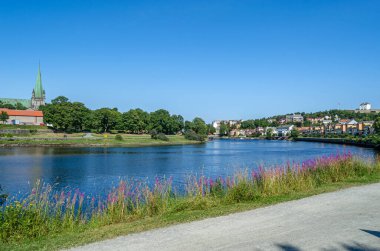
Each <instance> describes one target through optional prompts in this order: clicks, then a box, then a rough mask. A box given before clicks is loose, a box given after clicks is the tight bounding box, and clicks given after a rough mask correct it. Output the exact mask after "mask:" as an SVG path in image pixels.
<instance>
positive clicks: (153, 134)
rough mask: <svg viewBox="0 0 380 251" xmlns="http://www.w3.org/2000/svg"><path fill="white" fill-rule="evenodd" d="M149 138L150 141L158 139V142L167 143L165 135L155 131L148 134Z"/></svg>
mask: <svg viewBox="0 0 380 251" xmlns="http://www.w3.org/2000/svg"><path fill="white" fill-rule="evenodd" d="M150 137H151V138H152V139H158V140H163V141H169V138H168V137H167V136H166V135H165V134H163V133H161V132H160V133H157V131H156V130H154V129H153V130H152V131H151V132H150Z"/></svg>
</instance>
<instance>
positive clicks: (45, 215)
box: [0, 154, 380, 243]
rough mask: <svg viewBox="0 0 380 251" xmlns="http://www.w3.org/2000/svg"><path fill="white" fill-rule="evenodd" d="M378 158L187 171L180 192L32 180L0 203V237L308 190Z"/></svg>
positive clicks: (129, 183) (165, 186) (363, 173)
mask: <svg viewBox="0 0 380 251" xmlns="http://www.w3.org/2000/svg"><path fill="white" fill-rule="evenodd" d="M379 172H380V162H379V160H376V161H375V162H371V161H363V160H358V159H356V158H354V157H353V156H351V154H338V155H331V156H327V157H321V158H317V159H313V160H309V161H305V162H303V163H287V164H285V165H282V166H275V167H272V168H264V167H259V168H258V170H248V169H246V170H242V171H240V172H237V173H235V174H234V175H232V176H227V177H219V178H216V179H210V178H207V177H205V176H201V177H197V176H190V177H188V179H187V180H186V185H185V187H184V189H182V191H184V192H181V193H177V192H175V189H177V187H174V186H173V182H172V179H171V178H169V179H158V178H156V180H155V183H154V184H153V185H151V186H150V185H149V184H148V183H147V182H142V181H134V180H121V181H120V183H119V184H118V186H117V187H115V188H113V189H112V190H111V191H110V192H109V193H108V195H107V196H106V198H102V197H89V196H86V195H85V194H83V193H81V192H80V191H79V190H75V191H56V190H55V189H53V187H52V186H51V185H49V184H44V183H42V182H41V181H37V182H36V184H35V186H34V188H33V189H32V191H31V192H30V193H29V194H28V195H27V196H26V197H25V198H24V199H19V200H16V199H10V200H8V201H7V202H6V203H5V204H4V205H3V206H2V207H1V208H0V242H3V243H9V242H19V241H22V240H26V239H33V238H37V237H41V236H46V235H51V234H55V233H61V232H65V231H82V230H84V229H86V228H92V227H98V226H103V225H107V224H113V223H119V222H130V221H134V220H137V219H142V218H145V217H151V216H155V215H162V214H171V213H176V212H180V211H186V210H205V209H208V208H211V207H217V206H218V205H226V204H231V203H238V202H245V201H254V200H260V199H262V198H270V197H271V196H278V195H286V194H291V193H294V192H300V191H301V192H302V191H310V190H313V189H316V188H318V187H320V186H323V185H326V184H332V183H336V182H341V181H348V180H350V179H358V178H359V179H360V178H365V177H369V176H371V175H374V174H377V173H379Z"/></svg>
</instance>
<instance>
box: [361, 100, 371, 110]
mask: <svg viewBox="0 0 380 251" xmlns="http://www.w3.org/2000/svg"><path fill="white" fill-rule="evenodd" d="M359 110H371V104H370V103H367V102H364V103H361V104H360V106H359Z"/></svg>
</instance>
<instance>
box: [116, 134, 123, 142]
mask: <svg viewBox="0 0 380 251" xmlns="http://www.w3.org/2000/svg"><path fill="white" fill-rule="evenodd" d="M115 140H118V141H122V140H123V137H122V136H121V135H120V134H118V135H116V136H115Z"/></svg>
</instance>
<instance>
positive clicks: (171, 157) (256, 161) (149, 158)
mask: <svg viewBox="0 0 380 251" xmlns="http://www.w3.org/2000/svg"><path fill="white" fill-rule="evenodd" d="M345 152H350V153H352V154H354V155H357V156H360V157H364V158H374V157H375V156H376V155H377V153H376V151H375V150H373V149H368V148H360V147H355V146H346V145H334V144H326V143H311V142H290V141H267V140H214V141H211V142H208V143H205V144H196V145H180V146H161V147H157V146H155V147H140V148H137V147H136V148H118V147H109V148H90V147H83V148H77V147H74V148H68V147H64V148H62V147H49V148H47V147H15V148H0V184H1V186H2V187H3V188H4V189H5V190H6V191H7V192H8V193H11V194H15V193H17V192H25V191H27V190H28V189H30V187H31V186H32V184H34V182H35V181H36V180H37V179H42V180H43V181H44V182H47V183H49V184H55V186H56V187H57V188H72V189H76V188H79V189H80V191H82V192H85V193H87V194H102V193H104V192H106V191H109V189H110V188H112V187H113V186H115V184H117V183H118V181H119V180H120V179H121V178H124V179H125V178H134V179H143V180H147V181H153V180H154V179H155V177H160V178H161V177H167V178H169V177H172V178H173V182H174V183H176V184H178V185H180V184H182V183H183V182H184V181H185V180H186V177H187V176H189V175H205V176H207V177H213V178H215V177H218V176H226V175H230V174H232V173H234V172H236V171H238V170H241V169H245V168H250V169H251V168H257V167H258V166H260V165H262V166H265V167H271V166H274V165H276V164H286V163H287V162H291V163H292V162H302V161H305V160H308V159H313V158H317V157H319V156H324V155H330V154H337V153H345Z"/></svg>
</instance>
